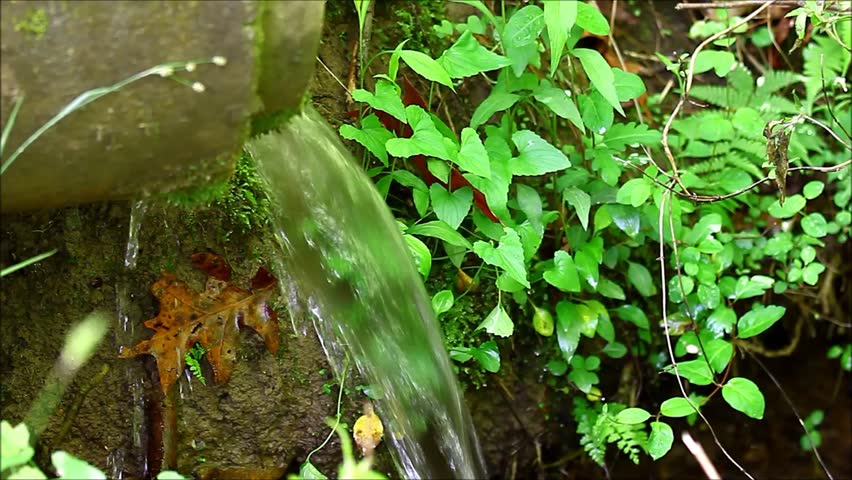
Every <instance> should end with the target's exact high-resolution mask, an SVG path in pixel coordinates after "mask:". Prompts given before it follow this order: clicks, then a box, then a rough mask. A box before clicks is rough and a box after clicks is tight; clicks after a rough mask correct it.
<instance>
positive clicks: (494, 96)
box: [470, 88, 521, 129]
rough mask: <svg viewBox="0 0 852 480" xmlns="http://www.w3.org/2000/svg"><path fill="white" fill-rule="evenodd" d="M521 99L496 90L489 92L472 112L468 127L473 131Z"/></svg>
mask: <svg viewBox="0 0 852 480" xmlns="http://www.w3.org/2000/svg"><path fill="white" fill-rule="evenodd" d="M520 99H521V97H520V96H519V95H515V94H514V93H509V92H506V91H503V90H500V89H498V88H494V89H493V90H491V93H490V94H489V95H488V97H486V98H485V100H483V101H482V103H480V104H479V106H478V107H476V110H474V111H473V116H472V117H471V119H470V127H471V128H473V129H476V128H479V126H480V125H482V124H483V123H485V122H487V121H488V119H489V118H491V116H492V115H494V114H495V113H497V112H502V111H503V110H506V109H508V108H511V107H512V105H514V104H515V103H517V102H518V100H520Z"/></svg>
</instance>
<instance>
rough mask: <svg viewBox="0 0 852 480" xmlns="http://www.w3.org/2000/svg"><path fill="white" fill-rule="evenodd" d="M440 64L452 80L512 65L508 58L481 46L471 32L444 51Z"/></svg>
mask: <svg viewBox="0 0 852 480" xmlns="http://www.w3.org/2000/svg"><path fill="white" fill-rule="evenodd" d="M438 63H439V64H440V65H441V66H442V67H444V70H446V72H447V73H448V74H449V75H450V77H452V78H464V77H471V76H473V75H476V74H478V73H481V72H488V71H491V70H497V69H498V68H503V67H505V66H508V65H511V62H510V61H509V59H508V58H506V57H504V56H502V55H498V54H496V53H494V52H492V51H491V50H488V49H487V48H485V47H483V46H482V45H480V44H479V42H478V41H476V38H474V36H473V35H472V34H471V32H470V31H469V30H468V31H465V32H464V33H462V34H461V36H460V37H459V39H458V40H456V43H454V44H453V45H452V46H451V47H450V48H448V49H446V50H445V51H444V53H443V54H442V55H441V57H440V58H438Z"/></svg>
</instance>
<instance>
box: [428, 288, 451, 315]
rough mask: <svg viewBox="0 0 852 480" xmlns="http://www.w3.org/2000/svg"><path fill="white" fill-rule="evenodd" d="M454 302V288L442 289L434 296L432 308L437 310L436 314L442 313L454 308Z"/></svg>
mask: <svg viewBox="0 0 852 480" xmlns="http://www.w3.org/2000/svg"><path fill="white" fill-rule="evenodd" d="M454 302H455V298H454V297H453V292H452V290H441V291H440V292H438V293H436V294H435V295H433V296H432V310H434V311H435V315H440V314H442V313H444V312H447V311H448V310H449V309H451V308H453V303H454Z"/></svg>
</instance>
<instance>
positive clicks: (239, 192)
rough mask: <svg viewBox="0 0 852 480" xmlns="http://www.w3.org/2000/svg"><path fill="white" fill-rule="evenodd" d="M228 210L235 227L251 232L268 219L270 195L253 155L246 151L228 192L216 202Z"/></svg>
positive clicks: (234, 228) (215, 204) (239, 230)
mask: <svg viewBox="0 0 852 480" xmlns="http://www.w3.org/2000/svg"><path fill="white" fill-rule="evenodd" d="M214 206H215V207H218V208H220V209H221V210H222V212H223V213H224V214H225V217H226V219H227V220H228V221H229V222H230V224H231V227H232V229H233V230H236V231H237V232H238V233H241V234H243V233H249V232H252V231H256V230H258V229H261V228H265V227H266V225H267V224H268V223H269V208H270V205H269V198H268V197H267V196H266V191H265V189H264V187H263V183H262V181H261V179H260V176H259V175H258V173H257V169H256V167H255V164H254V160H253V159H252V158H251V156H250V155H249V154H248V153H246V152H245V151H243V154H242V155H241V156H240V159H239V160H238V161H237V166H236V169H235V171H234V175H233V177H231V180H230V182H228V190H227V192H226V193H225V194H224V195H222V196H220V197H219V198H218V199H217V200H216V202H215V203H214Z"/></svg>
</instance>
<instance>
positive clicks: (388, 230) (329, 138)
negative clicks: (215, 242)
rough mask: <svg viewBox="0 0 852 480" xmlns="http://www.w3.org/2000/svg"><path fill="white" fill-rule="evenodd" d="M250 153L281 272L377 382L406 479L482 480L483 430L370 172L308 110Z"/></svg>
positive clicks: (338, 349)
mask: <svg viewBox="0 0 852 480" xmlns="http://www.w3.org/2000/svg"><path fill="white" fill-rule="evenodd" d="M249 150H250V152H251V154H252V155H253V157H254V158H255V160H256V161H257V163H258V171H259V172H260V174H261V176H262V177H263V179H264V181H265V182H266V183H267V187H268V190H269V195H270V199H271V201H272V204H273V207H274V208H273V209H272V210H273V212H272V220H273V225H274V227H275V234H276V237H277V239H278V240H279V242H280V243H281V246H282V248H283V250H284V252H283V255H282V256H281V258H280V259H278V260H279V261H278V263H277V264H276V265H273V268H274V269H275V270H276V273H277V274H278V276H279V278H285V277H290V278H292V279H293V281H294V282H295V284H296V286H297V288H298V290H299V292H300V294H301V296H302V298H304V299H306V303H307V311H308V312H310V314H311V315H312V317H313V322H314V326H315V329H316V331H317V334H318V335H319V337H320V340H321V342H322V345H323V348H324V349H325V350H326V354H327V355H328V356H329V360H330V361H331V362H332V364H333V365H334V366H335V367H336V368H337V369H338V372H339V371H340V370H339V368H340V359H341V358H343V355H344V354H348V355H349V356H350V358H352V359H353V360H354V362H355V364H356V366H357V367H358V369H359V371H360V372H361V374H362V376H364V377H365V378H366V379H367V381H369V382H370V383H371V384H372V385H373V386H374V387H378V390H379V391H380V392H381V395H382V398H381V399H379V400H377V401H376V408H377V411H378V413H379V415H380V416H381V417H382V419H383V421H384V422H385V425H386V426H385V432H386V434H387V436H388V437H389V440H390V443H391V445H392V447H393V448H392V450H391V451H392V453H393V456H394V460H395V461H396V462H397V466H398V468H399V469H400V470H401V473H402V475H403V476H404V477H406V478H482V477H483V476H484V467H483V462H482V455H481V452H480V451H479V445H478V443H477V440H476V434H475V432H474V429H473V425H472V423H471V421H470V416H469V414H468V412H467V409H466V407H465V405H464V402H463V400H462V397H461V395H460V394H459V391H458V386H457V383H456V379H455V376H454V375H453V373H452V369H451V367H450V363H449V358H448V357H447V354H446V351H445V350H444V345H443V342H442V340H441V335H440V332H439V330H438V325H437V322H436V320H435V315H434V313H433V311H432V307H431V303H430V301H429V298H428V296H427V294H426V290H425V288H424V287H423V284H422V282H421V281H420V278H419V276H418V274H417V272H416V270H415V268H414V265H413V263H412V260H411V257H410V255H409V253H408V250H407V247H406V245H405V243H404V240H403V239H402V236H401V235H400V233H399V229H398V227H397V225H396V223H395V221H394V219H393V217H392V216H391V214H390V211H389V210H388V208H387V206H386V205H385V204H384V201H383V200H382V199H381V197H380V196H379V194H378V192H377V191H376V190H375V188H374V187H373V185H372V182H371V181H370V179H369V178H368V177H367V176H366V175H365V174H364V173H363V172H362V171H361V170H360V168H358V167H357V166H356V164H355V162H354V161H353V160H352V158H351V157H350V155H349V153H348V152H347V151H346V149H345V148H344V147H343V145H342V144H341V143H340V141H339V139H338V138H337V134H336V133H335V132H334V131H333V130H332V129H331V128H330V127H329V126H328V124H327V123H326V122H325V121H324V120H323V119H322V118H321V117H320V116H319V114H317V113H316V112H315V111H313V110H312V109H308V111H306V112H305V113H303V114H301V115H297V116H296V117H294V118H293V119H291V120H290V121H289V122H288V124H287V126H286V127H285V128H284V129H283V130H282V131H280V132H274V133H271V134H268V135H264V136H262V137H260V138H257V139H255V140H253V141H252V142H251V143H250V144H249ZM281 283H282V284H285V283H286V282H281ZM286 288H287V287H286V285H285V286H284V287H282V294H284V295H285V298H287V295H288V293H289V292H288V291H287V289H286Z"/></svg>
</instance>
